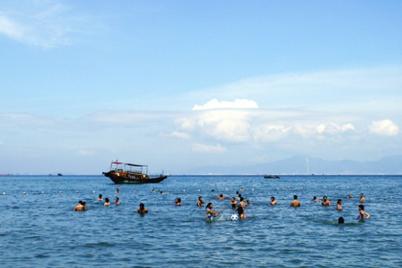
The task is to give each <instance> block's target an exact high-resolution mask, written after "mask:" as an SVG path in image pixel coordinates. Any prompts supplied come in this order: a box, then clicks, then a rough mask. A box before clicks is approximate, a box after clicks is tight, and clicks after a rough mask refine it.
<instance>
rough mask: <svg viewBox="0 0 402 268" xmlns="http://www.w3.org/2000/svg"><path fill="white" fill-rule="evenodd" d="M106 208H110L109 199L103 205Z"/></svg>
mask: <svg viewBox="0 0 402 268" xmlns="http://www.w3.org/2000/svg"><path fill="white" fill-rule="evenodd" d="M103 205H104V206H105V207H109V206H110V200H109V198H107V197H106V198H105V203H104V204H103Z"/></svg>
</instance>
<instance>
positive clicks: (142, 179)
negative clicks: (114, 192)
mask: <svg viewBox="0 0 402 268" xmlns="http://www.w3.org/2000/svg"><path fill="white" fill-rule="evenodd" d="M103 175H105V176H106V177H108V178H109V179H110V180H111V181H113V182H114V183H115V184H146V183H160V182H161V181H163V180H164V179H166V178H167V176H165V175H160V176H158V177H149V176H147V175H146V176H143V175H139V174H135V175H133V174H124V175H121V174H119V173H116V172H114V171H109V172H103Z"/></svg>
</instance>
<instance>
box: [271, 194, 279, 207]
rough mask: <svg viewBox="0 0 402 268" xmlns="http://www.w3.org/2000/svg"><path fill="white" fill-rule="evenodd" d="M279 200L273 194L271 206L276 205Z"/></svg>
mask: <svg viewBox="0 0 402 268" xmlns="http://www.w3.org/2000/svg"><path fill="white" fill-rule="evenodd" d="M277 204H278V202H277V201H276V198H275V196H271V206H276V205H277Z"/></svg>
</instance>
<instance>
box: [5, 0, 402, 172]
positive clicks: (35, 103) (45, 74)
mask: <svg viewBox="0 0 402 268" xmlns="http://www.w3.org/2000/svg"><path fill="white" fill-rule="evenodd" d="M401 12H402V2H401V1H333V2H329V1H247V2H245V1H230V2H229V1H202V2H200V1H96V2H93V1H39V0H30V1H18V3H17V2H15V1H1V3H0V91H1V98H0V163H1V165H0V173H9V172H13V173H14V172H21V173H48V172H59V171H60V172H65V173H99V172H100V171H101V170H102V169H105V168H107V166H108V162H109V161H110V160H112V159H116V158H118V159H119V160H123V161H133V162H140V163H148V164H150V165H151V169H153V170H154V171H156V172H159V171H160V170H166V171H169V172H172V173H176V172H177V173H181V172H191V170H192V169H194V168H197V170H199V168H200V167H203V166H205V167H207V166H211V165H223V166H230V165H240V164H245V165H253V164H257V163H264V162H268V161H273V160H277V159H282V158H287V157H291V156H294V155H310V156H315V157H322V158H325V159H354V160H362V161H365V160H372V159H379V158H381V157H384V156H389V155H395V154H399V152H400V151H401V149H402V140H401V133H400V127H401V125H402V120H401V115H402V108H401V105H400V104H401V103H402V35H401V34H400V33H401V29H402V17H401V16H400V14H401ZM206 171H207V170H206Z"/></svg>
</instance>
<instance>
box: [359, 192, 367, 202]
mask: <svg viewBox="0 0 402 268" xmlns="http://www.w3.org/2000/svg"><path fill="white" fill-rule="evenodd" d="M359 202H360V204H363V203H366V197H365V196H364V194H360V198H359Z"/></svg>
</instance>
